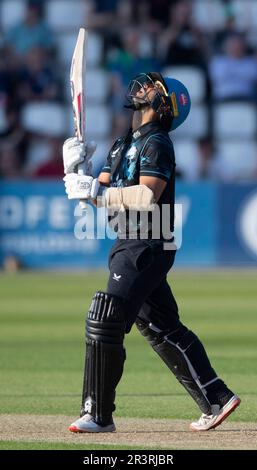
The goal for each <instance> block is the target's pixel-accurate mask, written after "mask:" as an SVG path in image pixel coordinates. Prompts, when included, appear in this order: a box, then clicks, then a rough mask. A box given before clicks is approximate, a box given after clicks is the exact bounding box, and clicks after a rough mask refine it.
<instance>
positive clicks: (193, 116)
mask: <svg viewBox="0 0 257 470" xmlns="http://www.w3.org/2000/svg"><path fill="white" fill-rule="evenodd" d="M208 124H209V123H208V110H207V107H206V106H205V105H196V104H195V105H192V107H191V111H190V113H189V116H188V118H187V119H186V121H185V122H184V123H183V124H182V125H181V126H180V127H178V128H177V129H175V131H173V132H172V136H173V133H174V135H175V136H176V137H181V138H182V137H183V138H185V139H188V138H190V139H198V138H200V137H204V136H205V135H206V134H207V133H208Z"/></svg>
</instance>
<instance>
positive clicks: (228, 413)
mask: <svg viewBox="0 0 257 470" xmlns="http://www.w3.org/2000/svg"><path fill="white" fill-rule="evenodd" d="M240 403H241V400H240V398H238V397H237V398H236V399H235V400H234V401H233V403H232V404H231V407H230V408H229V409H228V410H226V411H225V412H224V413H223V414H221V415H220V417H219V419H218V420H217V421H215V423H214V424H213V425H212V426H210V427H209V428H208V429H197V428H195V427H194V426H193V425H192V424H190V426H189V429H190V431H195V432H201V431H210V429H214V428H217V426H219V425H220V424H221V423H223V421H224V420H225V419H226V418H227V417H228V416H229V415H230V414H231V413H233V411H235V409H236V408H237V407H238V406H239V405H240Z"/></svg>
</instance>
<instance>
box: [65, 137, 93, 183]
mask: <svg viewBox="0 0 257 470" xmlns="http://www.w3.org/2000/svg"><path fill="white" fill-rule="evenodd" d="M95 150H96V143H95V142H94V141H90V142H88V143H83V142H80V141H79V140H78V139H77V137H70V138H69V139H67V140H65V142H64V144H63V166H64V173H65V175H67V174H68V173H76V172H77V171H78V165H79V164H80V163H83V162H84V161H85V158H86V157H87V158H88V159H89V158H91V157H92V155H93V153H94V152H95Z"/></svg>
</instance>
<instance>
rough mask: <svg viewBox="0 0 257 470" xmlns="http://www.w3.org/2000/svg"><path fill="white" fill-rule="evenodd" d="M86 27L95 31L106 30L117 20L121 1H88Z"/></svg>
mask: <svg viewBox="0 0 257 470" xmlns="http://www.w3.org/2000/svg"><path fill="white" fill-rule="evenodd" d="M88 3H89V5H88V11H87V18H86V26H87V27H88V28H91V29H95V30H100V31H103V30H106V29H108V28H109V27H110V26H111V25H113V21H114V20H115V11H116V8H117V5H118V3H119V0H94V1H92V0H88Z"/></svg>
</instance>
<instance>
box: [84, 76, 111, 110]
mask: <svg viewBox="0 0 257 470" xmlns="http://www.w3.org/2000/svg"><path fill="white" fill-rule="evenodd" d="M108 92H109V75H108V74H107V73H106V72H105V71H104V70H102V69H100V68H98V69H89V70H87V73H86V98H87V102H88V103H93V102H94V103H103V102H105V101H106V98H107V95H108Z"/></svg>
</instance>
